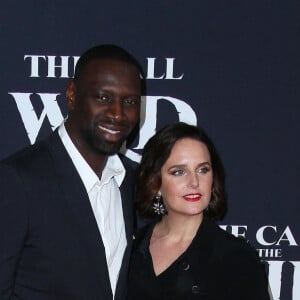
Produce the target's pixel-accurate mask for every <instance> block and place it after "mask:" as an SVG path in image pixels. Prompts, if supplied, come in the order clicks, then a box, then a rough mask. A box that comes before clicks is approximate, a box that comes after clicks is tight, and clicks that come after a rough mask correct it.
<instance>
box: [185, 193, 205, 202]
mask: <svg viewBox="0 0 300 300" xmlns="http://www.w3.org/2000/svg"><path fill="white" fill-rule="evenodd" d="M201 197H202V195H201V194H188V195H185V196H183V199H184V200H185V201H188V202H196V201H199V200H200V199H201Z"/></svg>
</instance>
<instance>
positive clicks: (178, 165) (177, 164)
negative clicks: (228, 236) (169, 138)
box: [160, 138, 213, 219]
mask: <svg viewBox="0 0 300 300" xmlns="http://www.w3.org/2000/svg"><path fill="white" fill-rule="evenodd" d="M161 179H162V184H161V187H160V193H161V195H162V197H163V200H164V203H165V205H166V208H167V211H168V216H171V215H173V216H175V215H181V216H183V215H185V216H194V215H200V216H201V219H202V217H203V210H204V209H205V208H206V207H207V206H208V203H209V201H210V198H211V189H212V183H213V171H212V166H211V160H210V155H209V152H208V149H207V147H206V145H205V144H203V143H201V142H199V141H197V140H194V139H191V138H184V139H181V140H178V141H177V142H176V143H175V145H174V147H173V149H172V151H171V153H170V156H169V158H168V160H167V161H166V162H165V164H164V165H163V166H162V169H161Z"/></svg>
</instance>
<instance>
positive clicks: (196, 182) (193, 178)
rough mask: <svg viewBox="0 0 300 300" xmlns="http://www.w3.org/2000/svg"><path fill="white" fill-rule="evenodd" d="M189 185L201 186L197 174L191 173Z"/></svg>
mask: <svg viewBox="0 0 300 300" xmlns="http://www.w3.org/2000/svg"><path fill="white" fill-rule="evenodd" d="M189 185H190V186H191V187H193V188H197V187H198V186H199V178H198V175H197V174H190V176H189Z"/></svg>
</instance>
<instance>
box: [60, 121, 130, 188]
mask: <svg viewBox="0 0 300 300" xmlns="http://www.w3.org/2000/svg"><path fill="white" fill-rule="evenodd" d="M58 134H59V136H60V138H61V140H62V143H63V144H64V146H65V148H66V150H67V152H68V154H69V156H70V157H71V159H72V161H73V163H74V166H75V168H76V170H77V172H78V174H79V176H80V178H81V180H82V182H83V184H84V186H85V188H86V190H87V192H90V190H91V189H92V188H93V186H94V185H95V184H99V183H100V184H105V183H107V182H108V181H109V180H110V179H111V178H112V177H114V178H115V180H116V182H117V184H118V186H119V187H120V186H121V184H122V182H123V179H124V177H125V172H126V171H125V168H124V166H123V164H122V162H121V160H120V158H119V156H118V155H117V154H115V155H110V156H109V157H108V159H107V162H106V165H105V167H104V170H103V172H102V178H101V181H100V180H99V177H98V176H97V174H96V173H95V172H94V171H93V169H92V168H91V167H90V165H89V164H88V163H87V162H86V160H85V159H84V158H83V156H82V155H81V154H80V152H79V151H78V150H77V148H76V146H75V145H74V144H73V142H72V140H71V138H70V137H69V135H68V133H67V130H66V128H65V125H64V123H62V124H61V125H60V126H59V128H58Z"/></svg>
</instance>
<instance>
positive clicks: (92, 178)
mask: <svg viewBox="0 0 300 300" xmlns="http://www.w3.org/2000/svg"><path fill="white" fill-rule="evenodd" d="M58 133H59V136H60V138H61V140H62V142H63V144H64V146H65V148H66V150H67V152H68V154H69V156H70V157H71V159H72V161H73V163H74V166H75V168H76V170H77V171H78V173H79V176H80V178H81V180H82V182H83V184H84V186H85V188H86V191H87V193H88V196H89V199H90V203H91V206H92V209H93V212H94V215H95V219H96V222H97V225H98V228H99V231H100V234H101V238H102V241H103V244H104V247H105V255H106V261H107V266H108V273H109V279H110V284H111V289H112V293H113V295H114V294H115V289H116V285H117V281H118V276H119V271H120V268H121V264H122V260H123V255H124V251H125V248H126V246H127V240H126V233H125V224H124V217H123V209H122V200H121V194H120V190H119V187H120V185H121V183H122V181H123V179H124V177H125V168H124V166H123V164H122V162H121V160H120V158H119V156H118V155H111V156H109V157H108V159H107V163H106V165H105V168H104V170H103V172H102V177H101V180H99V177H98V176H97V175H96V173H95V172H94V171H93V170H92V168H91V167H90V166H89V164H88V163H87V162H86V161H85V159H84V158H83V157H82V155H81V154H80V153H79V151H78V150H77V148H76V147H75V145H74V144H73V142H72V140H71V139H70V137H69V135H68V133H67V131H66V129H65V126H64V124H62V125H61V126H60V127H59V129H58Z"/></svg>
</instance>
